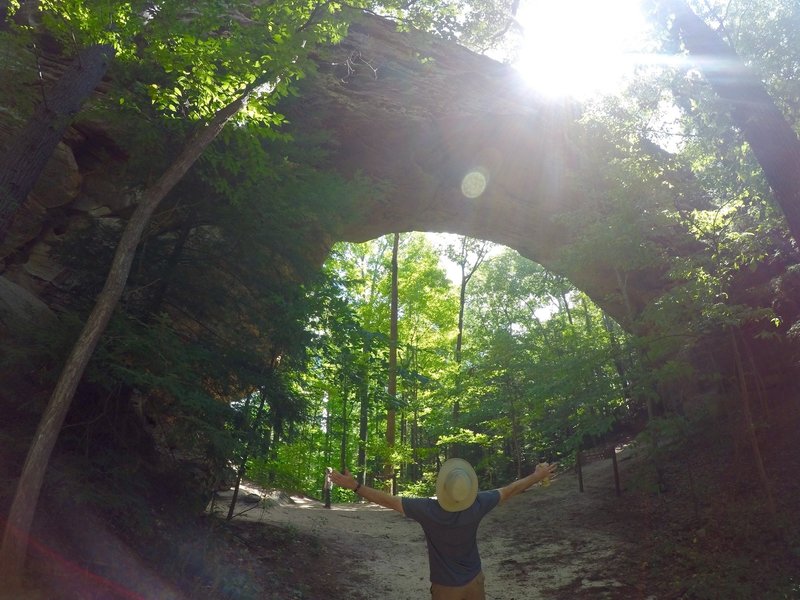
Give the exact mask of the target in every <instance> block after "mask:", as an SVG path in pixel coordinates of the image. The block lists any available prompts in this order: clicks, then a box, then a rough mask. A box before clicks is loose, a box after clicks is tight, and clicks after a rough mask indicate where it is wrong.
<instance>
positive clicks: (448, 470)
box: [436, 458, 478, 512]
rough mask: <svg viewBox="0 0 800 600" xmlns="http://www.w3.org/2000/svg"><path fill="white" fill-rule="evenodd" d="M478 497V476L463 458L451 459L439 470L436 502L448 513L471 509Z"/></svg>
mask: <svg viewBox="0 0 800 600" xmlns="http://www.w3.org/2000/svg"><path fill="white" fill-rule="evenodd" d="M477 495H478V476H477V475H475V469H473V468H472V465H471V464H469V463H468V462H467V461H465V460H464V459H463V458H451V459H448V460H447V461H445V463H444V464H443V465H442V468H441V469H439V475H438V477H437V478H436V500H437V501H438V502H439V506H441V507H442V508H443V509H444V510H446V511H447V512H458V511H460V510H464V509H465V508H469V507H470V506H472V503H473V502H475V497H476V496H477Z"/></svg>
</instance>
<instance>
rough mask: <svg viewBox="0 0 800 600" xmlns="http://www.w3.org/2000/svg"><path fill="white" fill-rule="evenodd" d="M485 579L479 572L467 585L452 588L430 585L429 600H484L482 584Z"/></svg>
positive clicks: (435, 584) (484, 593) (484, 592)
mask: <svg viewBox="0 0 800 600" xmlns="http://www.w3.org/2000/svg"><path fill="white" fill-rule="evenodd" d="M485 580H486V578H485V577H484V576H483V572H482V571H481V572H480V573H478V574H477V575H476V576H475V579H473V580H472V581H470V582H469V583H468V584H467V585H460V586H458V587H453V586H450V585H440V584H438V583H433V584H431V600H486V591H485V590H484V587H483V582H484V581H485Z"/></svg>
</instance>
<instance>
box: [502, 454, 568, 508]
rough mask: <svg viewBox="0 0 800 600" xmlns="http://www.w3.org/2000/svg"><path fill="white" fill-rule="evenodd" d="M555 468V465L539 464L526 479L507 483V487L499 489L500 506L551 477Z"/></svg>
mask: <svg viewBox="0 0 800 600" xmlns="http://www.w3.org/2000/svg"><path fill="white" fill-rule="evenodd" d="M557 466H558V465H555V464H553V465H550V464H547V463H539V464H538V465H536V470H535V471H534V472H533V473H531V474H530V475H528V476H527V477H523V478H522V479H517V480H516V481H515V482H513V483H509V484H508V485H507V486H505V487H501V488H500V489H499V492H500V504H502V503H503V502H505V501H506V500H508V499H509V498H511V497H512V496H516V495H517V494H519V493H520V492H524V491H525V490H527V489H528V488H529V487H531V486H532V485H533V484H534V483H539V482H540V481H541V480H542V479H545V478H547V477H551V476H552V475H553V473H554V472H555V470H556V467H557Z"/></svg>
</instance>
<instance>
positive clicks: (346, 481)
mask: <svg viewBox="0 0 800 600" xmlns="http://www.w3.org/2000/svg"><path fill="white" fill-rule="evenodd" d="M331 481H333V483H335V484H336V485H338V486H339V487H343V488H347V489H348V490H354V489H356V486H357V485H358V482H357V481H356V479H355V477H353V475H352V474H351V473H350V471H349V470H348V469H345V470H344V473H339V471H337V470H336V469H333V471H331Z"/></svg>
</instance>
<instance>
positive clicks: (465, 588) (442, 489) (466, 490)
mask: <svg viewBox="0 0 800 600" xmlns="http://www.w3.org/2000/svg"><path fill="white" fill-rule="evenodd" d="M555 469H556V465H549V464H547V463H540V464H539V465H537V466H536V470H535V471H534V472H533V473H531V474H530V475H528V476H527V477H523V478H522V479H517V480H516V481H515V482H513V483H510V484H508V485H507V486H505V487H501V488H498V489H494V490H488V491H483V492H479V491H478V476H477V475H476V474H475V470H474V469H473V468H472V465H470V464H469V463H468V462H467V461H466V460H464V459H462V458H451V459H449V460H447V461H445V463H444V464H443V465H442V468H441V469H439V475H438V476H437V478H436V498H401V497H400V496H393V495H391V494H388V493H386V492H383V491H381V490H376V489H373V488H371V487H368V486H366V485H363V484H361V483H358V482H357V481H356V480H355V478H354V477H353V476H352V475H351V474H350V471H348V470H347V469H345V471H344V474H342V473H339V471H337V470H335V469H334V470H333V471H332V472H331V480H332V481H333V483H335V484H336V485H338V486H341V487H344V488H347V489H349V490H353V491H354V492H355V493H356V494H357V495H359V496H361V497H362V498H364V499H365V500H369V501H370V502H374V503H375V504H380V505H381V506H385V507H386V508H391V509H392V510H396V511H397V512H399V513H401V514H403V515H405V516H407V517H409V518H411V519H414V520H415V521H417V522H418V523H419V524H420V525H422V529H423V531H424V532H425V540H426V541H427V544H428V563H429V565H430V579H431V598H432V600H484V599H485V598H486V593H485V592H484V576H483V572H482V571H481V559H480V555H479V553H478V545H477V541H476V534H477V531H478V525H479V524H480V522H481V519H483V517H484V516H486V515H487V514H488V513H489V511H491V510H492V509H493V508H494V507H495V506H497V505H498V504H502V503H503V502H505V501H506V500H508V499H509V498H511V497H512V496H516V495H517V494H519V493H520V492H523V491H525V490H527V489H528V488H529V487H531V486H532V485H533V484H534V483H538V482H540V481H543V480H545V479H549V478H550V477H551V476H552V474H553V473H554V472H555Z"/></svg>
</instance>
